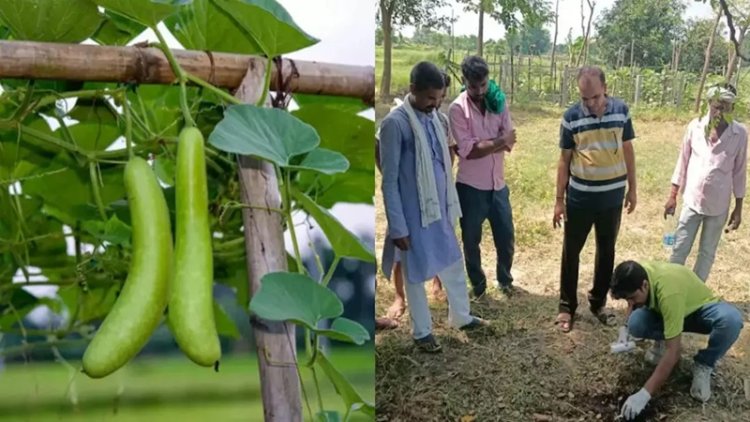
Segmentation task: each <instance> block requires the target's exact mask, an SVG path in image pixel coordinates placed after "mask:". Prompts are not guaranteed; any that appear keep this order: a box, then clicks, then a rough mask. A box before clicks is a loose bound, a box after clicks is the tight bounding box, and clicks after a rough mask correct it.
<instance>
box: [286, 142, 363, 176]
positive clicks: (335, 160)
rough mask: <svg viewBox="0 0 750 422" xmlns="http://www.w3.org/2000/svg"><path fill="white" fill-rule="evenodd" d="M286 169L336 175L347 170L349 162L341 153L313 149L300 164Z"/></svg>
mask: <svg viewBox="0 0 750 422" xmlns="http://www.w3.org/2000/svg"><path fill="white" fill-rule="evenodd" d="M288 168H290V169H298V170H312V171H315V172H320V173H323V174H336V173H343V172H345V171H346V170H347V169H348V168H349V162H348V161H347V160H346V157H344V156H343V155H342V154H341V153H338V152H336V151H331V150H327V149H324V148H315V149H314V150H312V151H310V152H309V153H307V155H306V156H305V158H304V159H303V160H302V162H301V163H299V164H297V165H291V166H288Z"/></svg>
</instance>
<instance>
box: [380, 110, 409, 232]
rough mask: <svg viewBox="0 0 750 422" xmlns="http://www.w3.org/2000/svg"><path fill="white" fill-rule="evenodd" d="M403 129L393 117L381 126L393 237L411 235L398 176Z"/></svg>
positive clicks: (386, 203) (386, 201)
mask: <svg viewBox="0 0 750 422" xmlns="http://www.w3.org/2000/svg"><path fill="white" fill-rule="evenodd" d="M401 142H402V139H401V129H400V128H399V125H398V121H397V120H396V119H393V118H390V119H389V118H387V119H385V120H383V123H382V125H381V127H380V159H381V163H380V165H381V171H382V174H383V181H382V183H381V190H382V192H383V204H384V206H385V214H386V218H387V220H388V229H389V231H390V236H391V238H392V239H401V238H404V237H408V236H409V230H408V228H407V227H406V217H405V216H404V208H403V205H402V203H401V193H400V191H399V186H398V185H399V184H398V177H399V168H400V165H401Z"/></svg>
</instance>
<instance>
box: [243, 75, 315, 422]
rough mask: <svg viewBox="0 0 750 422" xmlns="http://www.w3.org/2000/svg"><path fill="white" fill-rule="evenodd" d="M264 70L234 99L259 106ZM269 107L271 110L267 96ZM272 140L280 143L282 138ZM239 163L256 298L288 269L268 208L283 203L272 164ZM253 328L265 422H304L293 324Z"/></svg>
mask: <svg viewBox="0 0 750 422" xmlns="http://www.w3.org/2000/svg"><path fill="white" fill-rule="evenodd" d="M264 70H265V67H264V66H261V67H256V68H248V69H247V75H246V76H245V78H244V80H243V81H242V84H241V85H240V86H239V88H238V89H237V92H236V93H235V96H236V97H237V98H239V99H240V100H242V102H244V103H249V104H255V103H256V102H257V101H258V99H259V98H260V96H261V95H262V93H263V88H262V87H263V78H264ZM265 106H266V107H268V106H269V102H268V98H267V99H266V103H265ZM267 141H268V142H269V143H271V142H280V141H279V140H278V139H268V140H267ZM237 161H238V163H239V180H240V186H241V194H242V202H243V203H244V204H248V205H250V206H249V207H245V208H243V210H242V220H243V225H244V227H245V230H244V232H245V251H246V257H247V274H248V283H249V284H250V292H251V294H252V295H255V294H256V293H257V292H258V290H259V289H260V280H261V278H262V277H263V276H264V275H266V274H267V273H270V272H275V271H286V270H287V261H286V249H285V248H284V229H283V225H282V217H281V214H279V213H277V212H274V211H270V210H269V208H277V209H278V208H281V202H282V201H281V194H280V192H279V188H278V181H277V178H276V172H275V169H274V167H273V164H271V163H270V162H268V161H263V160H260V159H258V158H255V157H250V156H244V155H239V156H238V157H237ZM263 208H265V209H263ZM290 229H291V230H294V228H293V227H290ZM251 325H252V328H253V338H254V339H255V345H256V348H257V349H256V354H257V356H258V368H259V372H260V381H261V382H260V384H261V397H262V399H263V415H264V421H266V422H299V421H301V420H302V406H301V402H300V383H299V377H298V374H297V368H296V367H295V362H296V355H297V353H296V348H295V327H294V324H292V323H285V322H279V321H266V320H262V319H259V318H255V317H253V319H251Z"/></svg>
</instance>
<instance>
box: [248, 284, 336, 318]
mask: <svg viewBox="0 0 750 422" xmlns="http://www.w3.org/2000/svg"><path fill="white" fill-rule="evenodd" d="M250 311H251V312H253V313H255V314H256V315H258V316H259V317H261V318H263V319H267V320H271V321H292V322H295V323H297V324H302V325H304V326H306V327H307V328H309V329H312V330H315V329H316V328H317V324H318V321H320V320H321V319H324V318H335V317H337V316H339V315H341V313H342V312H344V305H343V304H342V303H341V300H340V299H339V298H338V296H336V294H335V293H334V292H333V291H331V290H330V289H327V288H326V287H323V286H322V285H320V284H318V283H316V282H315V280H313V279H311V278H310V277H308V276H306V275H302V274H297V273H288V272H273V273H268V274H266V275H264V276H263V278H262V279H261V285H260V289H259V290H258V291H257V292H256V293H255V295H254V296H253V298H252V300H250Z"/></svg>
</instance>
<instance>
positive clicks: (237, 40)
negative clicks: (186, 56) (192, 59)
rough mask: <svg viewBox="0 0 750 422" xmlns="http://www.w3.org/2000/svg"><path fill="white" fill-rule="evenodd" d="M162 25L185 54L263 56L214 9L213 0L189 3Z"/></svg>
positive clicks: (231, 19)
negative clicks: (195, 51)
mask: <svg viewBox="0 0 750 422" xmlns="http://www.w3.org/2000/svg"><path fill="white" fill-rule="evenodd" d="M164 23H165V24H166V25H167V28H169V31H170V32H172V34H174V36H175V38H177V40H178V41H179V42H180V44H182V46H183V47H185V48H187V49H189V50H203V51H205V50H208V51H224V52H228V53H242V54H258V53H262V52H263V50H261V48H260V46H259V45H258V44H257V43H256V42H255V41H254V39H253V38H252V37H251V36H250V35H249V34H248V33H247V32H246V31H245V30H244V29H243V28H242V27H241V26H240V25H239V24H238V23H237V20H236V19H235V18H234V17H232V16H231V15H229V14H228V13H227V12H225V11H224V10H223V9H221V8H219V7H217V6H216V4H215V2H214V1H213V0H193V3H192V4H191V5H189V6H185V7H181V8H180V10H179V11H178V12H177V13H176V14H174V15H172V16H170V17H169V18H167V19H166V20H165V21H164Z"/></svg>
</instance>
